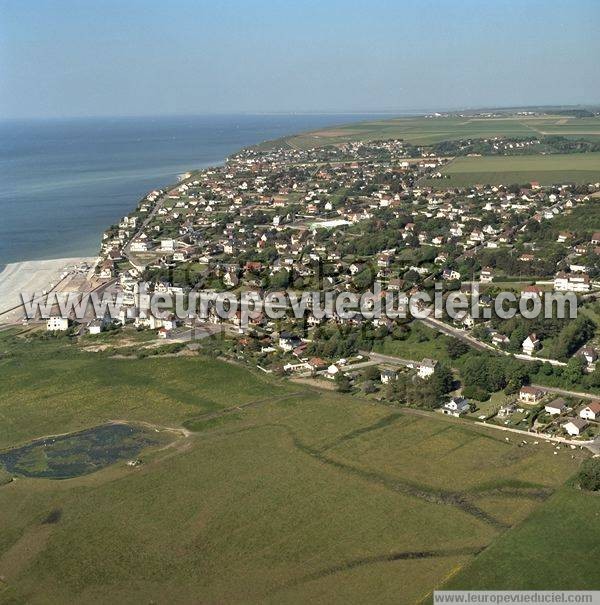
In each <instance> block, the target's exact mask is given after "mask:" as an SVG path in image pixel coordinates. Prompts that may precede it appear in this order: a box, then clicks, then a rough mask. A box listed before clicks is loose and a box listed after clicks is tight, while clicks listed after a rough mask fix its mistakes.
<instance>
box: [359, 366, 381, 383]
mask: <svg viewBox="0 0 600 605" xmlns="http://www.w3.org/2000/svg"><path fill="white" fill-rule="evenodd" d="M380 376H381V374H380V372H379V369H378V368H377V366H369V367H368V368H365V371H364V372H363V378H364V379H365V380H371V381H374V380H379V377H380Z"/></svg>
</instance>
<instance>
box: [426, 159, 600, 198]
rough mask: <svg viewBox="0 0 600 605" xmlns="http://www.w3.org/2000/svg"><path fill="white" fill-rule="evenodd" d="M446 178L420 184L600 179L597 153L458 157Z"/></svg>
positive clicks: (548, 181) (449, 167)
mask: <svg viewBox="0 0 600 605" xmlns="http://www.w3.org/2000/svg"><path fill="white" fill-rule="evenodd" d="M441 172H442V174H444V175H446V176H448V177H449V178H445V179H428V180H424V181H422V183H423V184H427V185H432V186H434V187H437V188H440V189H446V188H448V187H464V186H469V185H477V184H480V185H500V184H505V185H506V184H512V183H519V184H523V183H529V182H531V181H538V182H539V183H540V184H541V185H553V184H563V183H595V182H599V181H600V153H576V154H566V155H562V154H561V155H522V156H481V157H459V158H456V159H454V160H452V161H451V162H450V163H449V164H448V165H447V166H446V167H445V168H444V169H443V170H442V171H441Z"/></svg>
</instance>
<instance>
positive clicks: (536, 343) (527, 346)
mask: <svg viewBox="0 0 600 605" xmlns="http://www.w3.org/2000/svg"><path fill="white" fill-rule="evenodd" d="M540 344H541V343H540V340H539V339H538V337H537V336H536V335H535V334H530V335H529V336H528V337H527V338H526V339H525V340H524V341H523V353H525V355H533V353H534V352H535V351H537V350H538V349H539V348H540Z"/></svg>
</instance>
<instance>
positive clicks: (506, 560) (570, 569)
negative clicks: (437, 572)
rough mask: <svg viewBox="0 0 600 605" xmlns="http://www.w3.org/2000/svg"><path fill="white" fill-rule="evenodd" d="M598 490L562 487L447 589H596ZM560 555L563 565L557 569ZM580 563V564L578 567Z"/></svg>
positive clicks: (599, 552)
mask: <svg viewBox="0 0 600 605" xmlns="http://www.w3.org/2000/svg"><path fill="white" fill-rule="evenodd" d="M599 506H600V499H599V498H598V494H591V493H589V492H582V491H580V490H578V489H576V488H574V487H565V488H563V489H561V490H560V491H559V492H557V493H556V494H555V495H554V496H552V498H550V499H549V500H548V501H547V502H545V503H544V504H543V505H542V506H541V507H540V508H539V509H538V510H536V511H535V512H534V513H533V514H532V515H531V516H530V517H529V518H528V519H527V520H526V521H525V523H523V524H522V525H521V526H520V527H518V528H517V529H515V530H514V531H511V532H508V533H506V534H505V535H504V536H502V537H501V538H500V539H498V540H497V541H496V542H495V543H494V544H492V546H490V548H489V549H488V550H487V551H486V552H484V553H482V554H481V555H479V556H478V557H477V558H476V559H475V560H473V562H472V563H470V564H469V565H468V566H467V567H466V568H464V569H463V570H462V571H460V572H459V573H458V574H457V575H456V576H455V577H453V578H452V579H451V580H450V581H449V582H448V584H447V585H446V586H444V588H445V589H448V590H462V589H470V590H478V589H479V590H484V589H485V590H553V589H563V590H597V589H598V574H597V573H590V572H589V570H588V569H587V566H586V565H585V561H587V560H594V561H598V558H599V557H600V541H599V540H598V537H599V535H600V518H599V515H598V507H599ZM554 555H556V556H558V557H559V559H560V561H562V562H563V564H564V566H563V565H561V567H562V569H557V567H556V558H555V556H554ZM579 562H581V563H583V564H582V565H580V564H579Z"/></svg>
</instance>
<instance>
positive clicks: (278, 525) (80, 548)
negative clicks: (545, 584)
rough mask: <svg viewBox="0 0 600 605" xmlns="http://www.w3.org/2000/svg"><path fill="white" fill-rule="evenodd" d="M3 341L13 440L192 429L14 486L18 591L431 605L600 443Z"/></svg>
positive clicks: (5, 575) (254, 379)
mask: <svg viewBox="0 0 600 605" xmlns="http://www.w3.org/2000/svg"><path fill="white" fill-rule="evenodd" d="M0 352H1V353H2V356H1V358H0V388H1V389H2V393H3V397H2V399H0V419H1V424H0V427H1V429H0V447H1V448H5V449H6V448H9V447H12V446H16V445H21V444H23V443H24V442H27V441H28V440H31V439H35V438H39V437H42V436H44V435H47V434H48V433H57V432H66V431H73V430H80V429H82V428H85V427H91V426H94V425H97V424H99V423H101V422H104V421H105V420H107V419H115V418H119V419H122V420H130V421H138V422H142V421H143V422H146V423H149V424H148V426H155V427H157V428H164V427H173V428H177V427H183V426H187V427H188V428H189V429H190V431H191V432H190V431H188V432H185V431H182V432H181V433H179V434H178V435H177V436H176V437H174V438H173V439H171V440H170V441H169V443H168V444H167V445H161V446H160V447H155V448H150V449H148V450H146V451H144V452H143V453H142V458H143V464H141V465H140V466H138V467H134V468H131V467H128V466H127V465H126V464H125V463H124V461H120V462H117V463H115V464H113V465H111V466H108V467H106V468H103V469H101V470H98V471H97V472H94V473H92V474H88V475H84V476H80V477H76V478H71V479H64V480H51V479H39V478H27V477H17V479H16V480H15V481H13V482H12V483H8V484H4V485H0V528H1V529H0V577H1V578H2V579H1V580H0V603H13V604H15V603H25V602H27V603H48V602H52V603H72V602H85V603H109V602H110V603H114V602H119V603H139V602H155V603H167V602H168V603H190V602H205V603H231V602H244V603H258V602H260V603H305V602H307V601H309V600H314V601H317V602H327V603H338V602H339V603H364V602H377V603H388V602H389V603H414V602H418V601H421V600H423V599H426V598H427V596H428V595H429V594H430V593H431V591H432V590H433V589H434V588H435V587H436V586H440V585H442V584H443V583H444V582H445V581H447V580H448V578H450V577H456V578H459V577H460V575H457V574H460V573H463V572H464V573H468V570H469V569H471V568H472V566H474V565H476V564H477V562H478V561H479V559H480V557H483V556H488V555H487V553H488V552H489V550H487V549H488V547H489V548H493V547H494V545H495V544H500V545H501V544H502V543H503V540H507V539H510V536H511V535H512V534H513V533H514V532H518V531H521V528H522V527H526V524H527V523H528V522H526V524H525V525H524V526H522V525H521V523H522V522H523V521H524V520H525V519H526V518H527V517H528V516H529V515H530V514H532V513H534V514H536V511H538V510H545V507H547V506H548V505H549V504H551V503H552V502H553V501H554V498H555V497H557V494H558V497H560V494H561V493H562V492H561V491H559V492H556V490H557V489H558V490H561V489H563V488H562V487H561V486H562V485H563V484H564V483H565V481H567V479H568V478H569V477H570V476H572V475H573V473H574V472H576V470H577V468H578V466H579V464H580V460H581V457H582V456H584V454H583V453H582V452H579V451H571V450H567V449H565V448H563V449H562V450H561V451H559V452H557V455H554V452H555V451H556V450H554V449H553V448H552V447H551V446H550V445H548V444H540V445H533V444H528V445H527V446H524V445H522V444H519V442H520V439H512V438H511V439H510V440H509V441H506V440H505V438H504V435H503V434H502V433H499V432H497V431H494V430H492V429H484V428H480V427H477V426H475V425H473V424H471V423H469V422H465V421H458V420H454V419H448V418H445V417H442V416H438V415H430V414H423V413H421V412H419V411H418V410H401V409H398V408H392V407H388V406H385V405H383V404H378V403H374V402H372V401H369V402H367V401H364V400H361V399H360V398H357V397H352V396H342V395H338V394H336V393H333V392H325V391H317V390H313V389H310V388H307V387H304V386H301V385H298V384H293V383H286V382H282V381H280V380H275V379H272V378H269V377H265V376H264V375H260V374H255V373H254V372H250V371H248V370H246V369H244V368H242V367H240V366H236V365H231V364H226V363H223V362H221V361H218V360H212V359H207V358H205V357H201V356H189V357H177V358H146V359H139V360H136V359H127V360H125V359H112V358H110V357H108V356H104V355H102V354H99V353H96V354H92V353H85V352H81V351H79V350H77V349H75V348H74V347H70V346H69V345H67V344H65V343H64V341H63V342H60V341H52V340H50V341H44V342H36V341H34V342H29V343H27V342H22V341H19V342H18V344H16V345H15V344H14V339H13V337H11V336H10V335H6V334H4V335H3V336H0ZM541 507H544V508H541ZM570 514H572V511H571V513H570ZM513 527H516V529H514V530H513V529H511V528H513ZM581 527H582V528H583V527H584V526H583V525H582V526H581ZM490 545H491V546H490ZM524 548H525V547H524ZM528 548H531V549H532V550H535V548H536V546H535V543H532V545H530V546H528ZM546 555H547V550H546V551H544V553H542V554H541V555H540V556H546ZM574 563H575V562H573V564H574ZM577 564H578V565H583V566H588V567H587V569H589V570H590V573H594V571H595V562H594V560H593V559H592V558H584V559H583V560H577ZM569 567H570V565H568V563H567V562H564V561H563V565H562V566H561V567H559V568H558V569H556V570H555V573H556V574H558V578H559V580H560V577H561V574H562V573H563V570H565V571H564V574H565V577H567V576H566V573H567V570H568V568H569ZM508 571H510V569H509V567H507V572H508ZM582 573H583V572H582ZM465 581H467V582H468V580H465Z"/></svg>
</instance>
